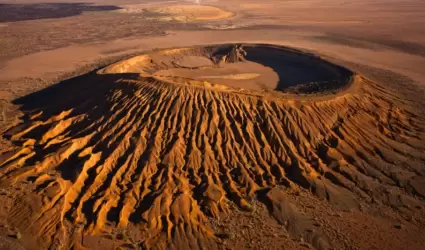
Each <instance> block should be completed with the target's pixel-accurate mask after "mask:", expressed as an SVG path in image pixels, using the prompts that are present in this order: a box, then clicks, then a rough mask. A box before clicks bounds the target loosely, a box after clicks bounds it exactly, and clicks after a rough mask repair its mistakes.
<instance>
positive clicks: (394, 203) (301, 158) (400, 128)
mask: <svg viewBox="0 0 425 250" xmlns="http://www.w3.org/2000/svg"><path fill="white" fill-rule="evenodd" d="M256 49H260V50H263V51H262V52H261V54H262V55H263V54H264V53H265V52H267V50H269V49H280V50H281V51H283V52H282V53H284V55H286V57H287V58H291V56H292V59H291V60H296V61H297V62H298V64H297V65H298V68H302V69H303V70H304V71H303V72H307V73H306V74H308V75H309V77H310V78H308V79H307V78H305V79H307V80H309V79H316V78H317V79H318V80H317V81H316V82H319V84H318V85H313V86H315V87H311V86H310V85H309V84H310V82H308V81H307V82H303V81H301V80H304V78H300V77H297V76H296V74H295V75H294V77H293V78H291V77H290V75H288V74H286V73H287V72H286V73H285V70H284V68H285V63H281V64H279V65H281V66H282V68H281V69H279V68H276V67H277V66H276V60H277V59H279V58H280V57H275V58H271V59H270V60H269V61H268V60H266V58H257V57H256V56H255V55H256V51H257V50H256ZM266 54H267V53H266ZM273 54H275V52H274V53H273ZM282 55H283V54H282ZM186 56H190V57H191V58H189V59H194V58H193V56H198V57H203V58H204V59H199V60H191V63H190V65H191V67H190V69H187V67H186V68H185V65H186V66H187V61H186V64H185V63H183V65H181V64H180V65H179V64H178V63H175V62H182V60H183V61H184V57H186ZM205 58H209V60H210V61H211V64H210V63H207V61H206V60H205ZM250 59H252V60H256V61H257V62H255V63H257V64H260V63H259V62H262V64H261V65H262V67H268V68H269V70H270V71H272V72H276V74H278V75H279V76H281V77H283V76H285V74H286V76H287V78H286V81H288V83H287V84H286V85H285V86H290V87H291V88H292V90H293V89H294V88H296V89H297V91H299V93H303V94H304V95H302V96H299V97H298V98H295V99H294V98H291V97H290V96H285V95H284V93H285V91H289V93H292V92H291V88H289V89H287V88H284V87H278V86H277V85H276V82H275V83H274V85H273V86H271V85H267V83H265V86H266V87H265V88H266V89H267V90H268V91H266V92H264V91H263V90H261V89H258V88H253V89H250V90H249V91H244V90H241V89H240V88H238V87H235V86H234V85H232V84H228V83H225V82H224V83H218V82H219V81H221V80H223V78H227V80H229V81H238V82H243V81H249V80H252V78H251V77H229V76H228V75H224V76H223V78H215V77H209V76H211V75H206V76H203V73H202V71H201V73H199V76H200V78H204V79H201V80H200V79H197V78H196V77H194V78H188V76H182V75H181V74H180V75H158V74H159V73H158V72H161V70H172V69H174V70H175V69H177V68H179V69H185V70H192V71H194V72H199V70H202V69H205V67H207V68H208V67H210V68H214V69H220V67H224V66H223V65H226V64H229V65H231V64H232V65H238V64H239V63H248V62H251V63H254V62H253V61H250ZM288 60H290V59H288ZM305 65H313V68H315V69H317V68H319V69H322V70H321V71H320V72H322V74H314V73H315V71H309V69H310V68H309V67H307V66H305ZM279 70H280V72H278V71H279ZM326 70H328V71H326ZM169 72H173V71H169ZM323 72H324V73H323ZM326 72H328V73H326ZM248 73H250V72H244V73H243V74H248ZM255 73H256V74H258V75H259V76H258V77H256V78H254V79H262V81H266V82H267V79H269V78H267V77H266V78H261V77H263V75H261V74H262V73H264V72H263V71H261V70H260V71H257V72H255ZM298 73H300V72H298ZM331 73H332V74H331ZM234 74H238V73H237V72H235V73H234ZM250 74H252V73H250ZM266 74H267V72H266ZM195 75H196V74H195ZM251 76H252V75H251ZM326 77H330V80H329V81H324V80H326ZM335 77H336V78H335ZM347 77H348V78H347ZM347 79H350V82H349V83H350V84H351V85H350V86H351V87H350V88H349V89H347V88H346V87H347V86H346V84H348V82H347V81H346V80H347ZM210 80H214V81H217V82H215V83H214V82H210ZM291 80H292V81H294V82H291ZM319 80H320V81H319ZM335 82H337V83H338V84H336V83H335ZM294 83H295V85H294ZM238 84H241V83H238ZM298 85H301V86H304V87H302V88H297V86H298ZM214 86H222V87H214ZM239 86H240V85H239ZM305 86H307V87H305ZM308 86H310V87H308ZM317 86H319V87H317ZM383 86H384V85H381V84H377V83H376V82H374V81H372V80H370V79H367V78H365V77H362V76H360V75H357V74H355V73H353V72H351V71H350V70H348V69H345V68H342V67H339V66H337V65H333V64H331V63H328V62H325V61H322V60H321V59H320V58H318V57H315V56H312V55H308V54H303V53H301V52H297V51H293V50H290V49H286V48H280V47H274V46H266V45H245V46H242V47H241V46H240V45H236V46H235V45H223V46H218V47H217V46H211V47H196V48H186V49H172V50H165V51H159V52H152V53H150V54H146V55H141V56H138V57H134V58H132V59H129V60H125V61H123V62H118V63H116V64H113V65H111V66H109V67H106V68H104V69H102V70H100V71H96V72H92V73H90V74H88V75H84V76H81V77H77V78H75V79H71V80H69V81H68V82H64V83H61V84H59V85H58V86H54V87H52V88H50V89H46V90H44V91H42V92H40V93H36V94H33V95H30V96H28V97H25V98H23V99H21V100H19V101H18V102H19V103H21V104H22V105H23V109H24V110H25V113H26V116H25V117H24V118H23V121H22V122H21V123H20V124H15V125H14V126H12V127H10V128H8V129H7V130H6V132H5V134H6V135H7V136H9V138H10V139H11V140H12V141H13V142H14V143H15V144H17V145H19V146H20V149H19V150H16V151H12V152H8V153H5V154H3V155H2V158H1V159H0V162H1V163H0V164H1V175H0V178H1V181H2V182H5V183H6V182H9V183H25V182H30V183H31V184H32V185H33V187H34V190H33V191H32V192H30V193H26V194H23V195H22V196H21V197H20V199H18V200H16V203H15V204H14V206H13V209H12V213H13V215H14V216H13V217H11V220H12V223H14V224H23V225H26V227H27V231H28V232H31V233H32V234H34V235H37V238H38V239H39V244H40V245H41V246H42V247H43V248H44V247H48V246H58V244H59V245H61V246H68V247H70V246H74V247H77V248H78V247H80V245H79V244H80V243H79V242H80V241H79V239H80V238H81V237H82V236H84V235H109V234H112V232H113V230H115V228H118V229H121V230H125V229H128V228H137V230H136V231H137V232H139V234H138V235H136V236H134V237H136V238H137V237H138V239H139V242H142V243H141V244H142V246H144V247H147V248H158V249H164V248H175V249H188V248H193V249H197V248H203V249H205V248H217V247H218V246H217V244H218V243H217V239H218V237H219V236H218V235H217V234H215V231H214V230H213V229H212V228H211V227H210V226H209V223H208V220H209V218H218V217H220V215H222V214H226V213H228V211H229V209H230V207H231V206H233V205H236V206H237V207H238V208H239V209H241V210H245V211H250V210H252V206H251V201H252V199H253V198H255V197H259V199H260V200H262V201H263V202H264V203H265V204H266V205H267V206H268V207H269V208H270V211H271V213H272V215H273V217H274V218H275V219H276V220H278V221H279V222H281V223H282V224H283V225H286V228H287V230H288V232H290V234H291V235H292V236H293V237H300V236H301V237H303V239H305V240H306V241H308V242H309V243H310V244H312V245H313V246H314V247H316V248H318V249H328V248H330V247H332V242H329V241H328V240H327V237H326V235H322V234H321V233H319V232H317V231H313V230H311V227H312V224H313V220H312V218H310V217H308V216H307V215H304V214H302V213H301V212H300V211H299V210H298V208H297V207H296V206H295V205H293V204H292V203H291V201H290V200H288V198H286V197H285V194H284V193H283V192H282V191H281V189H280V187H286V188H289V189H297V188H301V189H306V190H310V191H311V192H312V193H313V194H315V195H316V196H317V197H319V198H322V199H325V200H327V201H328V202H330V203H331V204H333V205H334V206H336V207H340V208H344V209H356V208H359V201H368V202H372V201H374V202H380V203H382V204H383V205H385V206H388V207H410V208H414V207H415V206H418V205H421V204H422V205H423V201H421V200H419V199H417V198H415V197H414V196H413V195H417V196H419V197H422V198H424V195H425V194H424V193H423V192H422V190H423V187H424V186H423V183H424V179H423V178H422V177H421V176H424V174H425V173H424V169H423V161H424V160H425V159H424V155H423V152H424V150H425V146H424V145H423V141H424V139H425V131H424V130H423V129H421V128H423V127H424V126H425V120H424V119H423V117H420V116H418V115H417V114H415V110H414V109H412V107H411V103H409V102H408V101H405V100H404V99H403V98H402V97H401V96H399V95H398V94H397V93H394V92H391V91H389V90H387V89H386V88H385V87H383ZM329 90H331V91H334V94H332V93H329ZM335 91H338V94H335ZM318 96H319V97H320V98H316V97H318ZM46 97H49V98H46ZM311 97H314V98H311ZM52 98H53V99H54V100H52ZM400 163H403V164H400ZM410 176H416V177H414V178H410ZM400 183H402V184H400Z"/></svg>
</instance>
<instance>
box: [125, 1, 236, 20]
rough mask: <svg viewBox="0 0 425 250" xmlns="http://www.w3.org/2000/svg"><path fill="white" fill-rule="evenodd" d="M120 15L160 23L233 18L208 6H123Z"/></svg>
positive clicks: (220, 10) (227, 12) (221, 10)
mask: <svg viewBox="0 0 425 250" xmlns="http://www.w3.org/2000/svg"><path fill="white" fill-rule="evenodd" d="M117 12H120V13H129V14H134V13H142V14H145V15H147V17H149V18H152V19H157V20H162V21H178V22H194V21H214V20H220V19H227V18H231V17H233V16H234V14H233V13H232V12H229V11H226V10H223V9H220V8H218V7H215V6H208V5H170V6H161V7H153V8H148V9H146V8H138V7H137V5H136V6H134V7H133V6H131V5H130V6H125V8H123V9H120V10H117Z"/></svg>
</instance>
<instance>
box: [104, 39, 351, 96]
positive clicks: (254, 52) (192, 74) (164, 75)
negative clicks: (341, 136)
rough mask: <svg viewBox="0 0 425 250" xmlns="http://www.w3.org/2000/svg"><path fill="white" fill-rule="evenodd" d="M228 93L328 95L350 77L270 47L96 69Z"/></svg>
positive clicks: (196, 50)
mask: <svg viewBox="0 0 425 250" xmlns="http://www.w3.org/2000/svg"><path fill="white" fill-rule="evenodd" d="M99 73H104V74H115V73H132V74H140V75H141V76H144V77H147V76H151V77H153V78H155V79H156V80H158V81H169V82H170V81H171V82H175V83H183V84H189V85H198V86H201V85H203V86H209V87H215V88H221V89H227V90H231V89H232V90H238V91H241V90H249V91H251V92H255V90H257V91H272V90H275V91H281V92H284V93H296V94H318V93H322V94H323V93H329V92H331V91H336V90H339V89H343V88H344V87H347V86H349V85H350V84H351V83H352V79H353V77H354V75H355V74H354V73H353V72H351V71H350V70H348V69H346V68H344V67H341V66H338V65H335V64H332V63H330V62H328V61H325V60H323V59H321V58H320V57H318V56H316V55H313V54H309V53H305V52H302V51H298V50H294V49H290V48H287V47H283V46H277V45H268V44H221V45H211V46H196V47H192V48H178V49H167V50H160V51H156V52H151V53H147V54H145V55H142V56H137V57H133V58H130V59H128V60H124V61H121V62H118V63H116V64H114V65H111V66H109V67H107V68H105V69H102V70H100V71H99Z"/></svg>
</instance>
